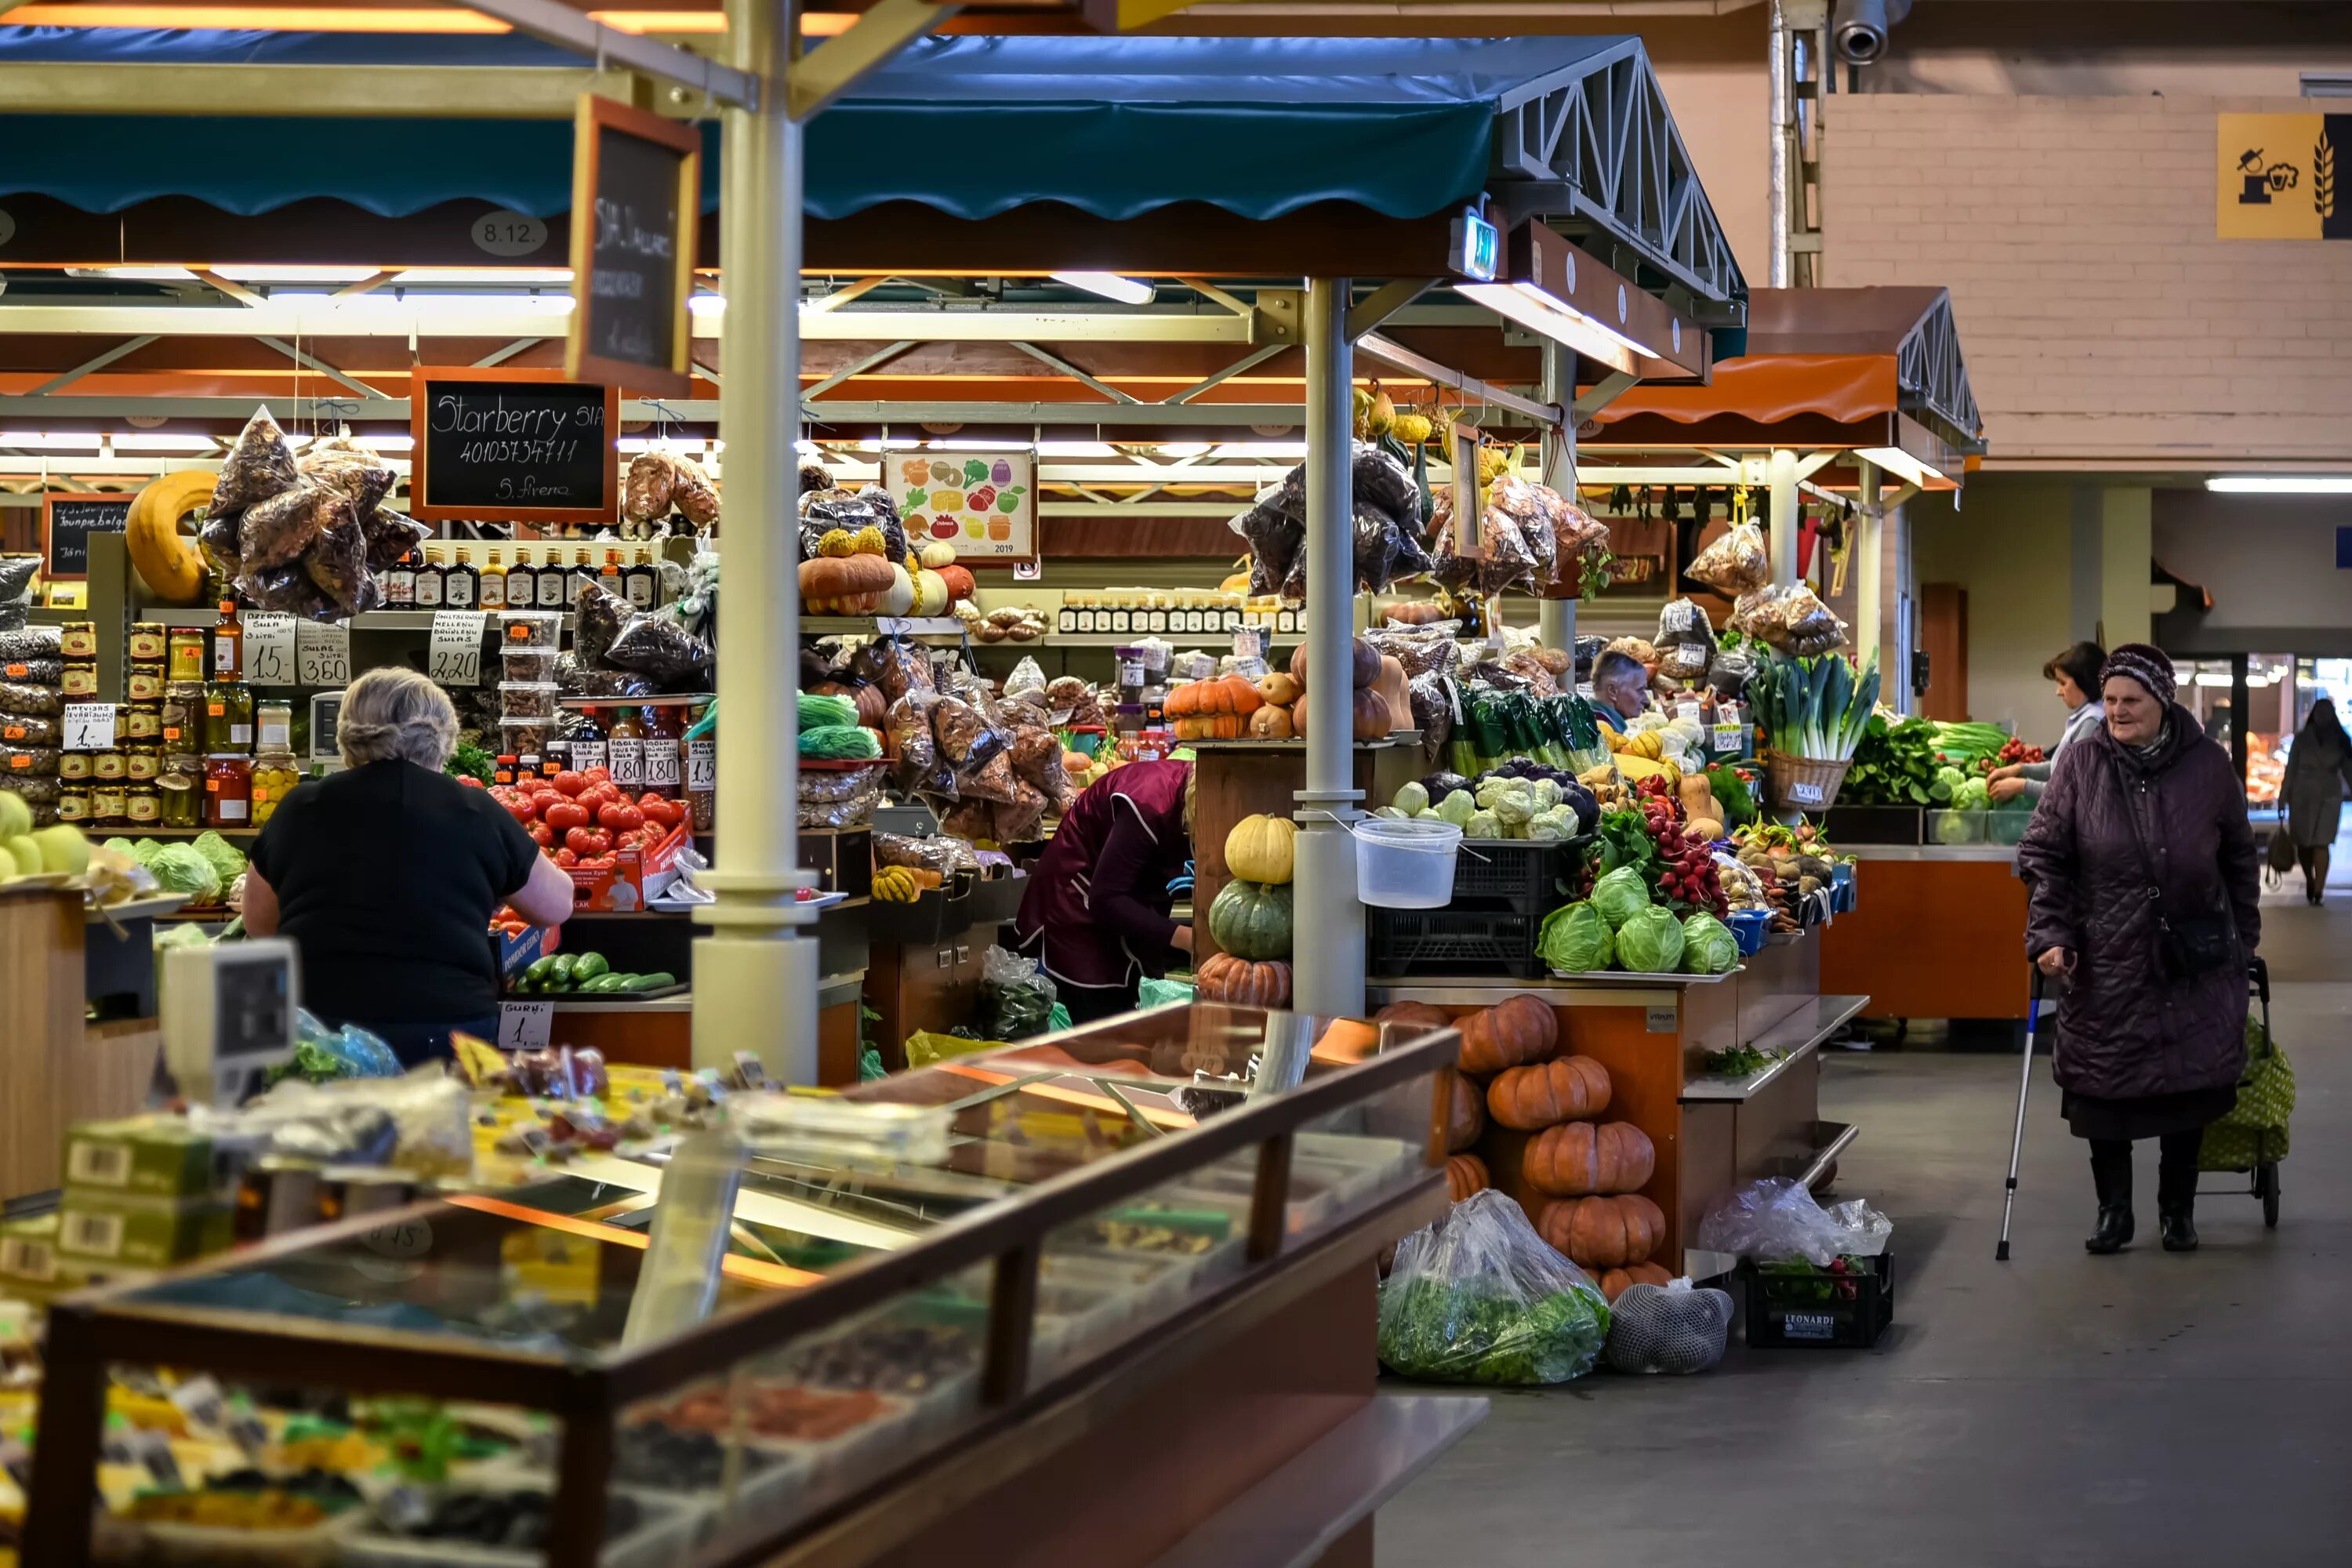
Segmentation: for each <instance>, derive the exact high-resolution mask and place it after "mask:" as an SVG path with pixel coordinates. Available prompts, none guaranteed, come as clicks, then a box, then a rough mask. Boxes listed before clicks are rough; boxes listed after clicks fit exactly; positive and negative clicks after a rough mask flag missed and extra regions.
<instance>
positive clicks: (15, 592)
mask: <svg viewBox="0 0 2352 1568" xmlns="http://www.w3.org/2000/svg"><path fill="white" fill-rule="evenodd" d="M40 570H41V558H40V557H39V556H37V555H0V630H5V631H6V632H8V633H10V634H11V635H13V634H15V633H17V632H20V631H22V630H24V629H25V623H26V620H28V619H29V618H31V616H32V613H33V579H34V578H35V577H36V576H37V575H39V574H40ZM45 629H46V630H47V633H48V635H49V636H50V637H52V638H54V637H56V636H57V633H58V628H57V627H55V626H50V627H47V628H45ZM48 651H49V652H51V653H55V652H56V651H57V646H56V644H55V643H54V641H53V642H52V643H51V644H50V646H49V648H48Z"/></svg>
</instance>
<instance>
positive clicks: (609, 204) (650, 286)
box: [563, 94, 702, 397]
mask: <svg viewBox="0 0 2352 1568" xmlns="http://www.w3.org/2000/svg"><path fill="white" fill-rule="evenodd" d="M701 195H702V138H701V137H700V136H699V135H698V133H697V132H695V129H694V128H693V127H692V126H690V125H680V124H677V123H675V122H673V121H667V120H664V119H663V118H661V116H659V115H657V114H647V113H646V112H644V111H643V110H635V109H631V108H629V107H628V106H627V105H625V104H620V103H615V102H614V101H613V100H611V99H609V98H598V97H595V96H593V94H589V95H583V97H582V98H581V100H580V108H579V111H578V115H577V117H576V119H575V121H574V122H573V130H572V292H573V297H574V298H575V299H576V300H577V301H578V303H577V306H576V308H575V309H574V310H572V322H571V331H570V336H569V339H568V341H567V342H566V344H565V347H564V355H563V368H564V372H565V374H569V375H571V376H572V377H574V378H575V379H579V380H583V381H601V382H607V383H610V384H613V385H614V386H623V387H626V388H628V389H629V390H630V391H632V392H639V393H644V394H646V395H653V396H661V397H684V396H685V395H687V394H688V391H689V390H690V389H691V387H692V384H693V377H692V375H691V374H690V373H689V371H688V349H689V347H690V346H691V337H690V333H689V329H688V323H687V313H686V298H687V296H688V294H689V293H691V292H693V289H694V231H695V226H696V223H697V220H698V217H699V216H700V202H701Z"/></svg>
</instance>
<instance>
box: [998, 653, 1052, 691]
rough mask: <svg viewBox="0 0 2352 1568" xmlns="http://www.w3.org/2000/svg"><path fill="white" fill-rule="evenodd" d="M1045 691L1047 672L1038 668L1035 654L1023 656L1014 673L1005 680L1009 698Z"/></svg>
mask: <svg viewBox="0 0 2352 1568" xmlns="http://www.w3.org/2000/svg"><path fill="white" fill-rule="evenodd" d="M1043 690H1045V671H1044V670H1043V669H1041V668H1038V666H1037V658H1036V656H1035V655H1034V654H1026V653H1024V654H1023V655H1022V656H1021V662H1020V663H1019V664H1016V665H1014V666H1013V673H1012V674H1010V675H1008V676H1006V677H1005V678H1004V695H1005V696H1007V697H1018V696H1020V695H1021V694H1022V693H1023V692H1024V691H1043Z"/></svg>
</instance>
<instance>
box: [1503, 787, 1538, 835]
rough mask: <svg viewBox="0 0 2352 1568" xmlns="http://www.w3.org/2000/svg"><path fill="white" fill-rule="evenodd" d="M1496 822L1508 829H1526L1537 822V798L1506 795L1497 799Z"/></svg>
mask: <svg viewBox="0 0 2352 1568" xmlns="http://www.w3.org/2000/svg"><path fill="white" fill-rule="evenodd" d="M1493 809H1494V813H1495V820H1496V821H1497V822H1499V823H1501V824H1502V825H1503V826H1506V827H1525V826H1527V825H1528V823H1529V822H1532V821H1533V820H1535V815H1536V813H1535V796H1533V795H1513V794H1508V793H1506V794H1504V795H1498V796H1496V800H1495V805H1494V808H1493Z"/></svg>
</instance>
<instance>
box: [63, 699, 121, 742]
mask: <svg viewBox="0 0 2352 1568" xmlns="http://www.w3.org/2000/svg"><path fill="white" fill-rule="evenodd" d="M65 731H66V746H65V749H66V750H67V751H68V752H110V751H112V750H113V749H114V704H113V703H111V702H68V703H67V704H66V723H65Z"/></svg>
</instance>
